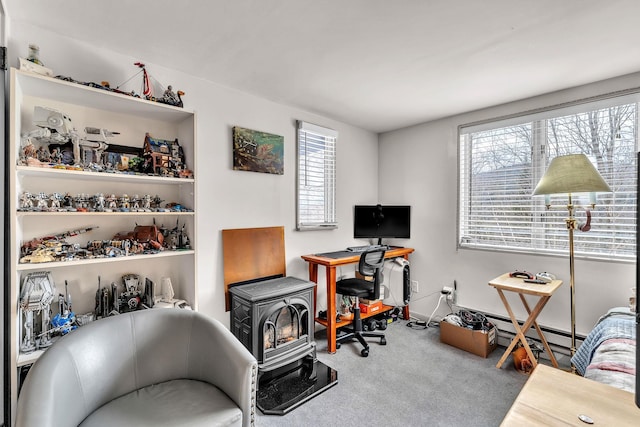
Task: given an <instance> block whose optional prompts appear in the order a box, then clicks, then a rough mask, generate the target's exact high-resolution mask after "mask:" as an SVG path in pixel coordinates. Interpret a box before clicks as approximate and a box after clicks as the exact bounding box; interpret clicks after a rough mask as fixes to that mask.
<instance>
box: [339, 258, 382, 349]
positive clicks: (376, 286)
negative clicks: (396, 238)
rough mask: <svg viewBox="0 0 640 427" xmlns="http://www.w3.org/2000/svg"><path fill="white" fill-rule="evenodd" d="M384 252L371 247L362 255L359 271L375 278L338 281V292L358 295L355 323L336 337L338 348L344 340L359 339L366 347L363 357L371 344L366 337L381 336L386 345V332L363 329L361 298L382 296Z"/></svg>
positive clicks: (354, 311) (354, 315)
mask: <svg viewBox="0 0 640 427" xmlns="http://www.w3.org/2000/svg"><path fill="white" fill-rule="evenodd" d="M384 253H385V250H384V249H382V248H377V249H370V250H368V251H366V252H363V253H362V254H361V255H360V262H359V263H358V271H359V272H360V274H361V275H362V276H363V277H368V276H373V280H372V281H370V280H365V279H359V278H357V277H352V278H348V279H343V280H339V281H337V282H336V293H338V294H341V295H349V296H353V297H356V303H355V305H354V306H353V324H352V327H351V328H343V330H345V331H346V332H347V333H346V334H345V335H341V336H339V337H337V338H336V348H340V344H341V343H342V342H344V341H353V340H354V339H356V340H358V341H359V342H360V344H362V346H363V347H364V348H363V349H362V350H361V351H360V354H361V355H362V356H363V357H367V356H368V355H369V344H367V341H366V340H365V339H364V337H377V338H380V344H381V345H386V344H387V340H386V338H385V336H384V333H382V332H378V331H363V329H362V319H361V318H360V304H359V299H360V298H367V299H371V300H376V299H378V298H380V284H381V283H382V267H383V265H384Z"/></svg>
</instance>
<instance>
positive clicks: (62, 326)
mask: <svg viewBox="0 0 640 427" xmlns="http://www.w3.org/2000/svg"><path fill="white" fill-rule="evenodd" d="M67 285H68V284H67V281H66V280H65V281H64V292H65V294H66V296H65V295H63V294H58V313H57V314H56V315H55V316H53V319H51V326H52V327H53V329H52V332H59V333H60V334H61V335H66V334H68V333H69V332H71V331H73V330H74V329H77V328H78V326H77V325H76V315H75V313H74V312H73V310H72V309H71V294H70V293H69V292H68V291H67Z"/></svg>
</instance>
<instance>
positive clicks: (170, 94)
mask: <svg viewBox="0 0 640 427" xmlns="http://www.w3.org/2000/svg"><path fill="white" fill-rule="evenodd" d="M182 95H184V92H183V91H181V90H179V91H178V93H175V92H174V91H173V88H172V87H171V85H169V86H167V89H166V90H165V91H164V94H163V95H162V100H158V101H159V102H162V103H164V104H169V105H174V106H176V107H182Z"/></svg>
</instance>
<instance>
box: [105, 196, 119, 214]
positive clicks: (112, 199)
mask: <svg viewBox="0 0 640 427" xmlns="http://www.w3.org/2000/svg"><path fill="white" fill-rule="evenodd" d="M106 200H107V208H106V209H105V211H106V212H113V211H114V210H116V209H118V198H117V197H116V195H115V194H111V195H110V196H109V197H107V198H106Z"/></svg>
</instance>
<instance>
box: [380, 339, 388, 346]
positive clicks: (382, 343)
mask: <svg viewBox="0 0 640 427" xmlns="http://www.w3.org/2000/svg"><path fill="white" fill-rule="evenodd" d="M380 345H387V339H386V338H385V337H382V338H380Z"/></svg>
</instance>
